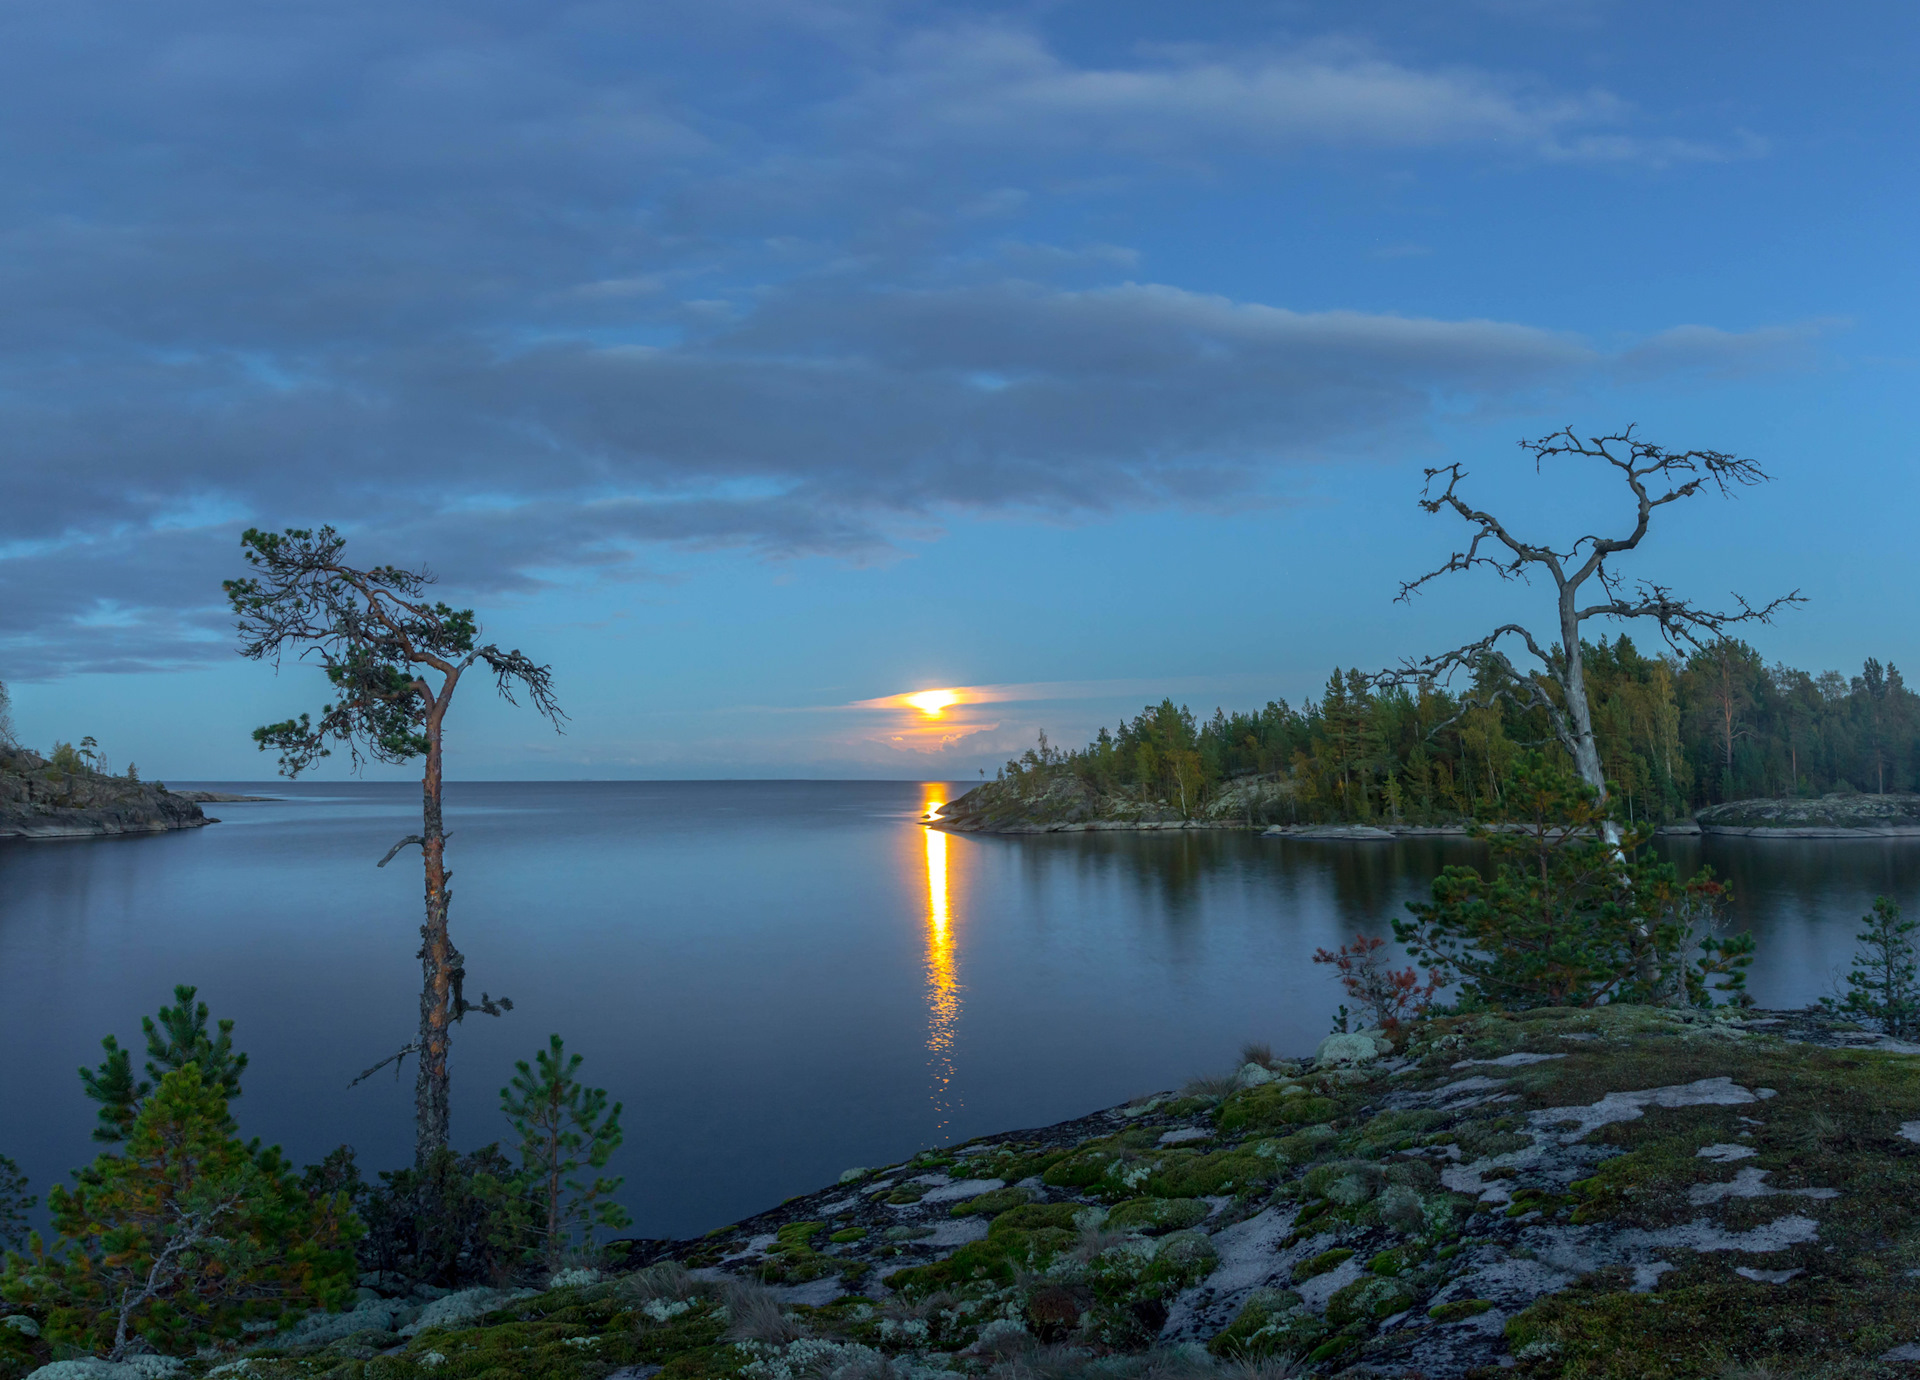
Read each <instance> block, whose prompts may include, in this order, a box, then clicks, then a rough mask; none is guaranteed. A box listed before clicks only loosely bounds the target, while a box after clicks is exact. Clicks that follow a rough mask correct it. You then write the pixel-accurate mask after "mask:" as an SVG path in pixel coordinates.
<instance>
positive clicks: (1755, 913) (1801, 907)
mask: <svg viewBox="0 0 1920 1380" xmlns="http://www.w3.org/2000/svg"><path fill="white" fill-rule="evenodd" d="M1665 851H1666V853H1667V856H1668V857H1670V858H1671V859H1672V860H1673V862H1674V863H1675V865H1676V866H1677V867H1678V868H1679V870H1680V872H1681V874H1682V875H1683V876H1684V875H1686V874H1688V873H1690V872H1691V871H1693V870H1694V869H1696V868H1698V867H1699V866H1701V865H1702V864H1705V865H1707V866H1710V867H1712V868H1713V870H1714V873H1715V874H1716V875H1717V876H1718V877H1719V878H1720V879H1721V880H1722V881H1724V882H1726V883H1728V884H1729V885H1730V886H1731V887H1732V888H1733V905H1732V908H1731V909H1732V916H1733V919H1734V921H1735V922H1736V923H1737V924H1739V925H1741V926H1742V927H1751V928H1753V929H1754V930H1755V931H1756V932H1757V933H1761V934H1764V932H1765V930H1766V928H1767V927H1768V925H1769V924H1771V923H1779V922H1784V921H1792V920H1802V921H1805V920H1812V921H1817V922H1822V923H1830V924H1835V925H1850V924H1851V923H1852V922H1853V921H1855V920H1857V919H1858V918H1859V917H1860V916H1861V915H1863V914H1865V912H1866V910H1867V907H1868V906H1869V905H1870V904H1871V903H1872V901H1873V898H1874V897H1875V896H1890V897H1892V898H1893V899H1894V900H1895V901H1897V902H1898V903H1899V904H1900V906H1901V908H1902V909H1908V910H1910V909H1912V907H1913V906H1914V905H1915V903H1916V899H1917V898H1920V841H1910V840H1906V839H1884V840H1882V839H1792V840H1788V839H1754V840H1746V839H1717V838H1708V839H1674V840H1672V841H1671V842H1669V843H1668V844H1667V847H1666V849H1665ZM1851 935H1852V930H1851V929H1848V930H1847V931H1846V934H1845V936H1836V942H1841V941H1843V940H1844V938H1846V937H1850V936H1851ZM1842 961H1844V955H1842Z"/></svg>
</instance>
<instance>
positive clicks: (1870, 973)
mask: <svg viewBox="0 0 1920 1380" xmlns="http://www.w3.org/2000/svg"><path fill="white" fill-rule="evenodd" d="M1860 923H1861V926H1862V928H1861V930H1860V933H1859V934H1857V935H1855V936H1854V938H1855V940H1856V941H1857V942H1858V943H1859V945H1860V947H1859V949H1858V950H1856V951H1855V953H1854V956H1853V971H1852V972H1850V973H1848V974H1847V986H1848V987H1850V988H1852V989H1853V990H1852V991H1850V992H1848V993H1847V994H1846V996H1844V997H1842V998H1841V999H1840V1000H1839V1001H1837V1002H1836V1001H1835V1000H1834V999H1833V998H1832V997H1826V998H1823V999H1822V1004H1823V1005H1824V1006H1826V1007H1827V1008H1828V1009H1829V1010H1837V1011H1842V1012H1845V1013H1846V1014H1847V1015H1850V1016H1861V1017H1864V1018H1865V1019H1867V1020H1869V1021H1872V1022H1874V1023H1875V1024H1876V1025H1878V1026H1879V1027H1880V1028H1881V1029H1882V1030H1884V1031H1886V1033H1887V1034H1889V1035H1891V1036H1893V1037H1894V1038H1895V1039H1899V1038H1901V1037H1902V1036H1905V1035H1907V1034H1910V1033H1911V1032H1912V1031H1913V1030H1914V1029H1916V1028H1917V1027H1920V986H1917V985H1916V983H1915V972H1916V968H1920V964H1916V961H1915V960H1916V955H1915V945H1914V940H1913V932H1914V931H1915V930H1916V929H1920V920H1907V919H1903V918H1902V917H1901V914H1900V907H1899V906H1898V905H1896V904H1895V903H1894V902H1892V901H1891V900H1889V899H1888V898H1887V897H1885V896H1876V897H1874V899H1873V909H1872V911H1870V912H1869V913H1868V914H1866V915H1863V916H1861V917H1860Z"/></svg>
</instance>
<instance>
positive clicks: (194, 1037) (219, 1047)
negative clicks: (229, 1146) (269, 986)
mask: <svg viewBox="0 0 1920 1380" xmlns="http://www.w3.org/2000/svg"><path fill="white" fill-rule="evenodd" d="M198 992H199V989H198V988H196V987H188V986H186V985H185V984H184V983H183V984H180V985H177V986H175V987H174V989H173V1002H174V1004H173V1005H172V1006H163V1007H161V1008H160V1012H159V1015H158V1016H157V1017H155V1016H142V1017H141V1018H140V1029H141V1031H142V1032H143V1033H144V1034H145V1035H146V1037H147V1066H146V1067H147V1078H146V1079H143V1080H141V1081H140V1082H137V1083H136V1082H135V1081H134V1077H133V1054H132V1051H130V1050H125V1049H122V1048H121V1047H120V1042H119V1040H117V1039H115V1038H114V1037H113V1036H111V1035H109V1036H107V1037H106V1038H105V1039H104V1040H102V1041H101V1042H100V1047H101V1048H102V1049H104V1050H106V1052H107V1057H106V1058H105V1059H104V1060H102V1061H101V1063H100V1067H99V1068H97V1069H84V1068H83V1069H81V1070H80V1083H81V1086H82V1087H84V1088H85V1089H86V1093H87V1096H88V1097H90V1098H92V1099H93V1100H94V1101H95V1102H98V1103H99V1104H100V1124H99V1125H98V1126H96V1127H94V1129H93V1138H94V1139H95V1140H97V1141H103V1142H105V1143H107V1144H109V1145H112V1144H117V1143H118V1142H120V1141H123V1140H125V1139H126V1138H127V1130H128V1128H129V1127H131V1126H132V1125H133V1122H134V1118H135V1117H137V1116H138V1115H139V1114H140V1106H141V1103H142V1102H143V1101H144V1100H145V1099H146V1097H147V1096H148V1094H150V1093H151V1092H152V1091H153V1089H154V1085H155V1084H156V1083H158V1082H159V1081H160V1080H161V1079H162V1078H164V1077H165V1076H166V1075H167V1074H169V1073H171V1072H173V1071H174V1070H175V1069H181V1068H185V1067H186V1066H187V1065H188V1064H198V1065H199V1066H200V1073H201V1076H202V1077H203V1078H206V1079H207V1080H208V1081H210V1082H212V1083H215V1084H217V1085H218V1086H219V1088H220V1095H221V1096H222V1097H223V1098H225V1099H226V1100H227V1101H229V1102H231V1101H232V1100H233V1099H234V1098H236V1097H238V1096H240V1075H241V1074H242V1073H244V1072H246V1068H247V1056H246V1055H244V1054H237V1053H235V1052H234V1048H233V1022H232V1021H231V1020H223V1021H221V1022H220V1023H219V1024H218V1026H217V1027H216V1030H217V1032H218V1033H217V1034H214V1035H209V1034H208V1033H207V1014H208V1013H207V1004H206V1003H205V1002H200V1003H198V1004H196V1003H195V1002H194V997H195V996H196V995H197V994H198ZM149 1079H150V1080H152V1081H147V1080H149Z"/></svg>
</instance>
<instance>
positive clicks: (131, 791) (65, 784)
mask: <svg viewBox="0 0 1920 1380" xmlns="http://www.w3.org/2000/svg"><path fill="white" fill-rule="evenodd" d="M211 823H213V821H212V820H210V819H208V818H207V817H206V815H205V814H203V813H201V810H200V807H199V806H198V805H196V804H194V803H193V802H192V801H191V800H186V799H183V798H182V797H180V796H177V795H175V794H174V793H173V792H172V791H169V790H168V789H166V787H164V786H160V785H156V784H151V783H148V782H145V781H129V780H127V779H126V778H125V777H120V776H103V775H101V774H100V773H99V772H93V771H86V770H81V771H72V772H69V771H62V770H60V769H58V768H56V767H53V766H50V765H49V764H48V762H47V760H46V759H45V758H43V757H41V756H40V754H38V753H37V752H32V751H30V750H28V749H26V748H9V747H0V838H29V839H58V838H90V837H94V836H97V835H101V834H153V833H159V832H161V831H163V830H167V829H194V828H198V827H199V826H200V825H202V824H211Z"/></svg>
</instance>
